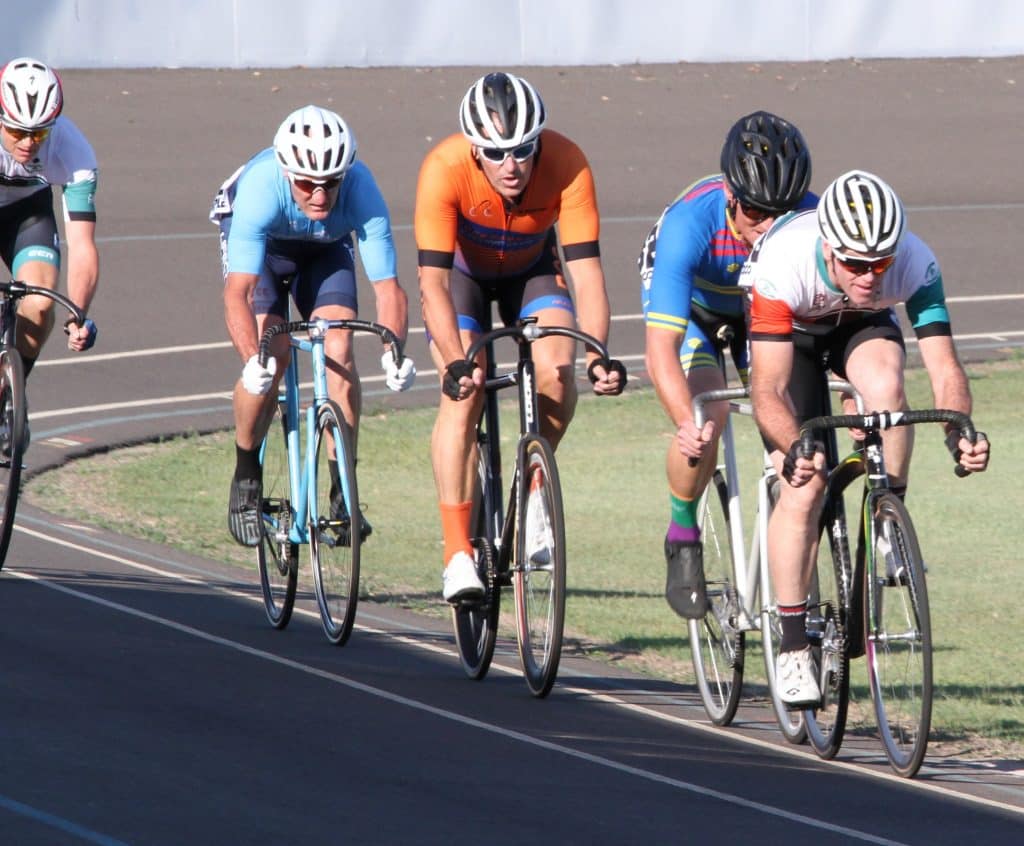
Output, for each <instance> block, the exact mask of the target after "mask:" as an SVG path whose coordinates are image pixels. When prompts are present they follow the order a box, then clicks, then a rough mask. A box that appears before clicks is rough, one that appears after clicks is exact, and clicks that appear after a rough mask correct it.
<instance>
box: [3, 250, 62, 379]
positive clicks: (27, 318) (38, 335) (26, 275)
mask: <svg viewBox="0 0 1024 846" xmlns="http://www.w3.org/2000/svg"><path fill="white" fill-rule="evenodd" d="M13 275H14V276H15V278H16V279H17V280H18V281H19V282H24V283H25V284H27V285H34V286H36V287H38V288H49V289H50V290H51V291H52V290H55V289H56V288H57V281H58V278H59V276H60V268H59V266H58V265H57V264H54V263H51V262H48V261H25V262H22V263H20V264H17V265H16V269H15V271H14V274H13ZM53 322H54V311H53V300H50V299H48V298H46V297H22V299H21V302H20V303H19V304H18V340H17V343H18V352H19V353H21V358H22V361H23V362H24V364H25V375H26V376H28V374H29V372H30V371H31V370H32V366H33V365H34V364H35V363H36V359H37V358H38V357H39V353H40V352H41V351H42V348H43V344H45V343H46V339H47V338H48V337H49V336H50V332H51V331H52V330H53Z"/></svg>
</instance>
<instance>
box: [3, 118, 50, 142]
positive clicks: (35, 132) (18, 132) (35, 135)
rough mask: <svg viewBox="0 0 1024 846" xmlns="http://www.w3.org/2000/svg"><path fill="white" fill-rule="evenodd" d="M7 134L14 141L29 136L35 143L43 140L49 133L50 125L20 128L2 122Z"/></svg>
mask: <svg viewBox="0 0 1024 846" xmlns="http://www.w3.org/2000/svg"><path fill="white" fill-rule="evenodd" d="M3 127H4V129H5V130H6V131H7V134H8V135H10V136H11V138H13V139H14V140H15V141H22V140H24V139H25V138H31V139H32V140H33V141H34V142H35V143H39V142H40V141H45V140H46V138H47V136H48V135H49V134H50V127H49V126H47V127H44V128H42V129H22V128H21V127H18V126H9V125H8V124H6V123H5V124H3Z"/></svg>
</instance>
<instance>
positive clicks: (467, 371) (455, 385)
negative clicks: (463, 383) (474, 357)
mask: <svg viewBox="0 0 1024 846" xmlns="http://www.w3.org/2000/svg"><path fill="white" fill-rule="evenodd" d="M479 366H480V365H479V364H477V363H476V362H475V361H466V360H465V359H461V358H460V359H459V360H458V361H453V362H452V363H451V364H449V365H448V366H447V367H446V368H445V369H444V382H442V383H441V390H442V391H444V393H445V394H447V395H448V396H450V397H451V398H452V399H453V400H457V399H458V398H459V390H460V388H459V380H461V379H462V377H463V376H472V375H473V371H474V370H476V369H477V368H478V367H479Z"/></svg>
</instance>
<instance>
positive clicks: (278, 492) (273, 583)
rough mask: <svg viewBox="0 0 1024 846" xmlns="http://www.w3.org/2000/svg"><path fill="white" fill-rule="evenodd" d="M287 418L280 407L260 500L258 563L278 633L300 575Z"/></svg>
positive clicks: (270, 433)
mask: <svg viewBox="0 0 1024 846" xmlns="http://www.w3.org/2000/svg"><path fill="white" fill-rule="evenodd" d="M285 415H286V411H285V406H284V404H283V403H279V404H278V406H277V408H276V410H275V411H274V419H273V422H272V423H271V425H270V428H269V429H268V430H267V436H266V437H265V438H264V439H263V446H262V447H261V449H260V463H261V465H262V467H263V497H262V499H261V500H260V516H261V517H262V521H261V532H260V545H259V546H258V547H257V548H256V563H257V566H258V567H259V571H260V586H261V588H262V589H263V607H264V610H265V611H266V612H267V619H268V620H270V624H271V625H272V626H273V627H274V628H275V629H283V628H284V627H285V626H287V625H288V622H289V620H291V617H292V610H293V608H294V607H295V589H296V585H297V583H298V573H299V547H298V544H296V543H292V542H291V541H290V540H289V537H288V535H289V531H290V530H291V526H292V521H293V519H294V516H295V512H294V510H293V509H292V504H291V500H290V497H291V487H290V473H289V468H288V444H287V437H288V426H287V422H286V419H285Z"/></svg>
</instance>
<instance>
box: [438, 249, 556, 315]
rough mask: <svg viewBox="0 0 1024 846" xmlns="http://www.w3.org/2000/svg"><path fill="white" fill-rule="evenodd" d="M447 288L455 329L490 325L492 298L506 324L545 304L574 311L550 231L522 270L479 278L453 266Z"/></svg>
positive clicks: (531, 312)
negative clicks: (536, 255) (533, 261)
mask: <svg viewBox="0 0 1024 846" xmlns="http://www.w3.org/2000/svg"><path fill="white" fill-rule="evenodd" d="M448 289H449V292H450V294H451V298H452V303H453V304H454V305H455V313H456V314H457V315H458V317H459V329H464V330H467V331H469V332H473V333H475V334H478V335H479V334H483V333H484V332H486V331H487V330H488V329H489V328H490V327H491V303H494V302H496V303H497V304H498V315H499V317H501V320H502V322H503V323H504V324H505V325H506V326H510V325H512V324H513V323H515V322H516V321H517V320H519V319H520V318H523V317H527V316H529V315H531V314H536V313H537V312H538V311H541V310H542V309H545V308H560V309H564V310H565V311H568V312H570V313H571V314H575V313H576V310H575V308H574V307H573V303H572V297H571V296H570V295H569V288H568V287H567V286H566V284H565V276H563V275H562V264H561V261H560V260H559V258H558V245H557V243H556V241H555V236H554V233H552V234H550V235H549V236H548V243H547V244H546V246H545V250H544V252H543V254H542V255H541V258H540V259H539V260H538V261H537V262H536V264H534V265H533V267H531V268H530V269H529V270H528V271H527V272H526V273H523V274H522V275H520V276H510V277H508V278H506V279H499V280H481V279H474V278H472V277H471V276H468V275H467V274H465V273H463V272H462V271H461V270H459V269H458V268H456V267H453V268H452V271H451V278H450V282H449V288H448Z"/></svg>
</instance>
